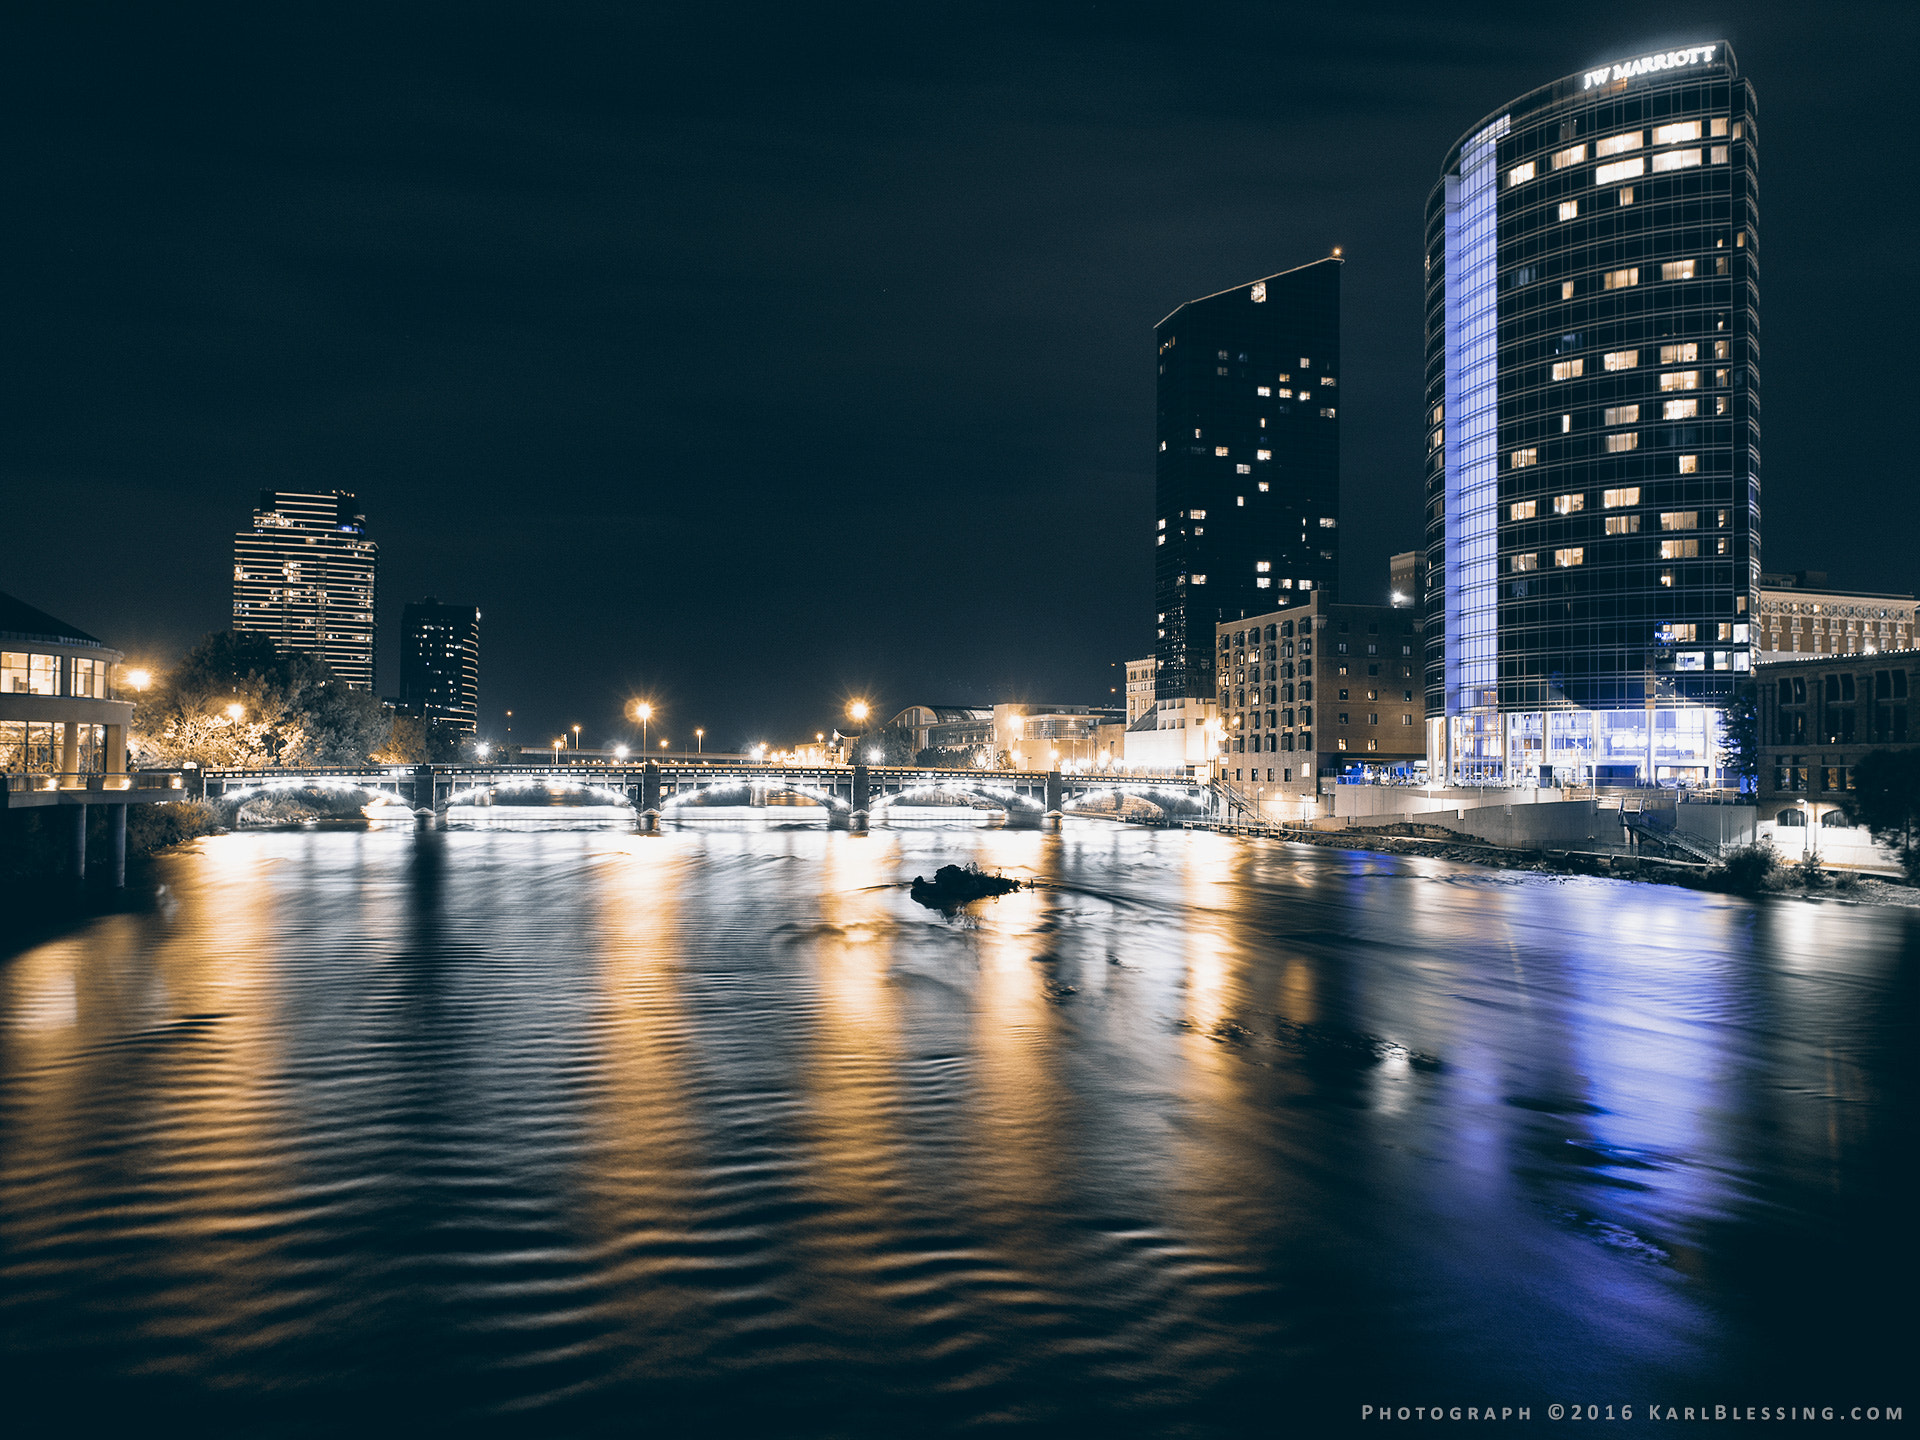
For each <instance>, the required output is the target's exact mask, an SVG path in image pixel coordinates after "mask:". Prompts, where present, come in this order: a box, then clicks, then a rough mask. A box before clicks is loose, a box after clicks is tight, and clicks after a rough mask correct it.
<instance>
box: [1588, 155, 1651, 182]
mask: <svg viewBox="0 0 1920 1440" xmlns="http://www.w3.org/2000/svg"><path fill="white" fill-rule="evenodd" d="M1646 173H1647V162H1646V161H1644V160H1642V159H1641V158H1640V157H1639V156H1638V155H1636V156H1634V157H1633V158H1632V159H1631V160H1615V161H1614V162H1613V163H1612V164H1611V165H1601V166H1597V167H1596V168H1595V169H1594V172H1593V183H1594V184H1596V185H1616V184H1618V183H1619V182H1620V181H1622V180H1632V179H1634V178H1636V177H1637V176H1641V175H1644V174H1646Z"/></svg>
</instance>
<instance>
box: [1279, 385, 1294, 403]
mask: <svg viewBox="0 0 1920 1440" xmlns="http://www.w3.org/2000/svg"><path fill="white" fill-rule="evenodd" d="M1280 398H1281V399H1282V400H1291V399H1292V398H1293V391H1291V390H1289V389H1288V388H1287V387H1286V386H1284V385H1282V386H1281V387H1280Z"/></svg>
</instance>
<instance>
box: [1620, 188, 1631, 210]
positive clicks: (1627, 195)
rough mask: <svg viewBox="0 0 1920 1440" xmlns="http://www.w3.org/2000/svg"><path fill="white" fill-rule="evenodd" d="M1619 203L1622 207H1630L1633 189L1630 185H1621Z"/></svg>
mask: <svg viewBox="0 0 1920 1440" xmlns="http://www.w3.org/2000/svg"><path fill="white" fill-rule="evenodd" d="M1620 203H1621V204H1622V205H1631V204H1632V203H1633V187H1632V186H1631V185H1622V186H1621V187H1620Z"/></svg>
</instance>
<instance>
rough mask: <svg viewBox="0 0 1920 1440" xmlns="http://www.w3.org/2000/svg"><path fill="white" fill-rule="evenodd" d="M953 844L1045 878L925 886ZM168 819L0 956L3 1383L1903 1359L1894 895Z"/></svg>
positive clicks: (1903, 1098) (1510, 1396) (877, 1395)
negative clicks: (142, 858) (167, 826)
mask: <svg viewBox="0 0 1920 1440" xmlns="http://www.w3.org/2000/svg"><path fill="white" fill-rule="evenodd" d="M967 860H977V861H979V862H981V863H983V864H986V865H990V866H996V867H1001V868H1004V869H1006V870H1007V871H1009V872H1011V873H1019V874H1024V875H1029V876H1032V877H1033V878H1034V879H1035V880H1036V881H1037V882H1038V884H1037V885H1036V887H1035V888H1033V889H1031V890H1027V891H1023V892H1021V893H1019V894H1016V895H1012V896H1009V897H1006V898H1003V899H1000V900H995V901H988V902H984V903H982V904H979V905H977V906H974V907H972V908H971V911H970V913H963V914H961V915H959V916H957V917H955V918H953V919H947V918H945V917H942V916H941V915H939V914H938V913H935V912H931V911H928V910H926V909H923V908H922V907H920V906H918V905H916V904H915V903H913V902H912V900H911V899H910V898H909V897H908V895H907V893H906V891H905V889H904V882H905V881H908V880H910V879H911V878H912V877H913V875H915V874H916V873H920V874H929V875H930V874H931V873H932V872H933V870H934V869H935V868H936V867H937V866H939V865H941V864H943V863H948V862H952V861H967ZM163 878H164V879H165V881H166V883H167V887H168V889H167V893H166V895H165V897H164V900H163V903H162V904H161V906H160V907H159V908H158V909H157V910H155V911H154V912H152V913H146V914H134V915H120V916H113V917H109V918H106V919H102V920H100V921H98V922H95V923H93V924H92V925H90V926H89V927H87V928H85V929H84V930H80V931H77V932H75V933H73V934H71V935H69V936H67V937H64V938H61V939H59V940H56V941H53V942H51V943H47V944H42V945H39V946H38V947H36V948H33V949H30V950H27V951H25V952H24V953H21V954H18V955H16V956H15V957H14V958H12V959H10V960H5V961H0V1347H3V1348H4V1359H3V1360H0V1364H3V1365H4V1366H5V1370H6V1381H7V1384H6V1393H5V1396H4V1400H3V1401H0V1403H5V1405H6V1406H7V1411H8V1413H9V1414H10V1415H11V1416H13V1417H14V1418H16V1419H19V1418H21V1417H24V1416H33V1417H35V1418H37V1419H50V1420H55V1421H57V1422H58V1423H60V1424H63V1425H65V1426H67V1427H69V1428H74V1427H78V1428H80V1429H85V1428H87V1427H88V1426H89V1425H90V1424H92V1423H94V1422H98V1421H103V1420H108V1419H111V1420H114V1421H115V1422H117V1424H119V1425H126V1426H134V1427H138V1428H142V1429H146V1428H152V1427H153V1426H156V1425H158V1424H160V1423H162V1422H163V1421H164V1422H172V1421H176V1420H181V1419H191V1421H192V1422H193V1423H194V1424H195V1425H196V1426H197V1427H198V1428H200V1429H201V1430H203V1431H216V1430H226V1431H234V1432H239V1433H249V1434H252V1433H261V1434H268V1433H270V1434H333V1433H339V1432H340V1431H341V1430H343V1429H347V1428H354V1429H360V1430H373V1431H376V1432H384V1431H386V1430H388V1429H389V1428H402V1427H408V1428H419V1427H425V1428H427V1429H430V1430H434V1429H440V1428H448V1429H454V1430H459V1431H464V1432H472V1431H476V1430H494V1429H498V1430H501V1431H505V1432H511V1433H526V1434H568V1433H581V1432H591V1433H622V1434H627V1433H647V1434H659V1435H673V1434H684V1433H689V1432H693V1431H699V1430H705V1431H709V1432H714V1433H741V1432H751V1433H758V1434H786V1433H803V1434H845V1435H881V1434H888V1435H892V1434H913V1433H924V1432H927V1431H940V1430H948V1429H951V1430H964V1431H978V1430H983V1429H984V1430H988V1431H995V1430H1010V1429H1018V1428H1021V1427H1030V1428H1032V1429H1034V1430H1036V1431H1040V1432H1048V1433H1064V1432H1068V1431H1076V1432H1077V1431H1087V1432H1098V1433H1104V1434H1126V1433H1151V1434H1158V1433H1189V1434H1192V1433H1197V1434H1215V1433H1217V1434H1242V1433H1253V1432H1258V1433H1280V1432H1287V1433H1299V1434H1313V1433H1319V1432H1320V1430H1321V1429H1322V1428H1323V1427H1327V1426H1330V1425H1331V1424H1332V1423H1333V1422H1334V1421H1335V1420H1340V1421H1344V1420H1345V1418H1346V1417H1349V1416H1351V1415H1353V1414H1356V1413H1357V1412H1358V1407H1359V1405H1360V1404H1361V1403H1362V1402H1365V1401H1371V1402H1375V1403H1381V1402H1392V1403H1396V1404H1412V1403H1429V1404H1430V1403H1434V1402H1446V1403H1467V1402H1478V1403H1482V1404H1495V1405H1501V1404H1508V1405H1512V1404H1528V1403H1530V1404H1531V1405H1533V1406H1534V1407H1536V1411H1535V1413H1536V1414H1538V1413H1540V1410H1541V1409H1542V1408H1543V1407H1544V1406H1545V1405H1546V1404H1547V1403H1548V1402H1550V1401H1556V1400H1558V1401H1567V1402H1572V1401H1575V1400H1580V1401H1592V1402H1598V1403H1600V1404H1607V1403H1613V1404H1621V1403H1633V1404H1636V1405H1640V1406H1644V1404H1645V1403H1646V1402H1647V1401H1648V1400H1650V1399H1654V1398H1657V1397H1658V1396H1661V1395H1665V1396H1669V1397H1674V1403H1676V1404H1679V1403H1701V1402H1707V1403H1711V1402H1713V1401H1714V1400H1717V1399H1726V1398H1732V1399H1738V1400H1740V1401H1741V1402H1742V1403H1745V1402H1746V1401H1748V1400H1751V1402H1752V1403H1755V1404H1759V1403H1763V1402H1766V1401H1768V1400H1772V1401H1773V1402H1775V1403H1785V1402H1788V1401H1793V1402H1796V1403H1800V1402H1812V1403H1842V1402H1845V1403H1865V1402H1866V1401H1867V1400H1869V1399H1870V1400H1872V1401H1873V1402H1875V1403H1885V1402H1886V1401H1889V1400H1891V1401H1892V1402H1894V1403H1899V1402H1900V1400H1901V1398H1902V1397H1901V1396H1900V1395H1899V1394H1898V1393H1897V1391H1889V1388H1888V1387H1889V1385H1890V1384H1891V1383H1892V1382H1894V1381H1895V1380H1896V1379H1897V1380H1899V1383H1900V1384H1901V1385H1905V1383H1906V1382H1905V1380H1904V1376H1905V1374H1906V1373H1907V1370H1908V1369H1909V1368H1910V1367H1909V1356H1910V1348H1909V1347H1910V1345H1911V1340H1912V1324H1911V1321H1910V1319H1907V1318H1905V1317H1906V1315H1907V1314H1908V1312H1909V1311H1910V1309H1911V1306H1912V1303H1913V1295H1914V1293H1915V1290H1914V1283H1913V1282H1914V1280H1915V1266H1914V1245H1913V1240H1912V1238H1911V1236H1912V1230H1913V1200H1912V1193H1913V1192H1912V1180H1913V1158H1912V1157H1913V1153H1914V1147H1913V1140H1914V1121H1913V1116H1914V1101H1915V1099H1916V1096H1915V1088H1916V1087H1915V1084H1914V1076H1915V1062H1914V1058H1913V1057H1914V1052H1913V1044H1914V1038H1915V1037H1914V1023H1913V1022H1914V1018H1915V1014H1916V1009H1917V1007H1916V998H1920V997H1917V996H1916V984H1915V976H1916V967H1915V961H1916V958H1917V957H1920V934H1917V932H1916V920H1915V918H1914V914H1913V912H1901V911H1890V910H1872V909H1864V908H1856V907H1842V906H1833V905H1829V906H1816V905H1810V904H1806V903H1802V902H1794V901H1768V902H1763V903H1759V904H1753V903H1748V902H1744V901H1737V900H1730V899H1724V898H1718V897H1712V896H1703V895H1697V894H1693V893H1690V892H1686V891H1681V890H1674V889H1666V888H1661V887H1654V886H1633V885H1627V884H1622V883H1618V882H1612V881H1601V880H1579V879H1563V878H1556V877H1549V876H1535V875H1514V874H1508V873H1496V872H1486V871H1476V870H1472V869H1468V868H1464V867H1458V866H1450V865H1447V864H1443V863H1440V862H1429V861H1424V860H1418V859H1408V858H1401V857H1391V856H1378V855H1366V854H1359V853H1344V852H1331V851H1324V850H1313V849H1306V848H1302V847H1294V846H1287V845H1282V844H1278V843H1270V842H1247V841H1236V840H1223V839H1220V838H1218V837H1214V836H1210V835H1205V834H1189V833H1180V832H1167V831H1145V830H1137V829H1125V828H1121V827H1116V826H1107V825H1096V824H1087V825H1085V826H1083V827H1076V826H1074V825H1072V824H1070V825H1069V827H1068V829H1067V830H1066V831H1065V832H1064V833H1058V834H1049V833H1041V832H1035V831H1024V832H1023V831H1012V830H999V829H982V830H944V829H914V830H900V831H880V832H876V833H875V834H873V835H870V836H852V835H848V834H845V833H833V832H828V831H825V830H821V829H815V828H764V827H761V826H741V827H738V828H725V827H717V828H710V829H705V830H695V829H683V830H677V831H671V832H669V833H666V834H664V835H661V836H658V837H643V836H638V835H634V834H631V833H628V832H626V831H623V830H621V829H618V828H592V827H586V828H576V829H560V828H552V827H550V826H544V825H538V824H533V825H524V826H519V827H516V826H513V825H511V824H507V825H500V826H495V827H493V828H484V827H483V828H474V829H466V830H453V831H448V832H439V833H434V832H427V833H420V834H416V833H413V832H412V831H411V830H408V829H394V830H387V829H374V830H371V831H367V832H364V833H350V832H349V833H342V832H332V833H312V832H305V833H302V832H287V833H264V834H262V833H254V834H243V835H234V836H227V837H221V838H218V839H214V840H209V841H203V842H200V843H199V844H198V845H197V846H196V847H195V848H194V849H193V850H191V851H189V852H187V853H185V854H182V855H179V856H177V857H174V858H172V859H170V860H169V861H168V862H166V865H165V868H164V875H163ZM1775 1391H1779V1392H1780V1393H1778V1394H1775V1393H1774V1392H1775ZM1904 1398H1905V1400H1906V1403H1907V1404H1908V1405H1912V1404H1913V1402H1914V1401H1915V1400H1916V1399H1920V1396H1915V1395H1913V1394H1911V1393H1908V1394H1907V1395H1906V1396H1905V1397H1904ZM1908 1413H1909V1414H1911V1413H1913V1412H1912V1411H1911V1410H1910V1411H1909V1412H1908Z"/></svg>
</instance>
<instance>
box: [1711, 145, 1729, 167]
mask: <svg viewBox="0 0 1920 1440" xmlns="http://www.w3.org/2000/svg"><path fill="white" fill-rule="evenodd" d="M1707 163H1708V164H1711V165H1724V164H1726V163H1727V147H1726V146H1724V145H1715V146H1714V147H1713V148H1712V149H1711V150H1709V151H1708V152H1707Z"/></svg>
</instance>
